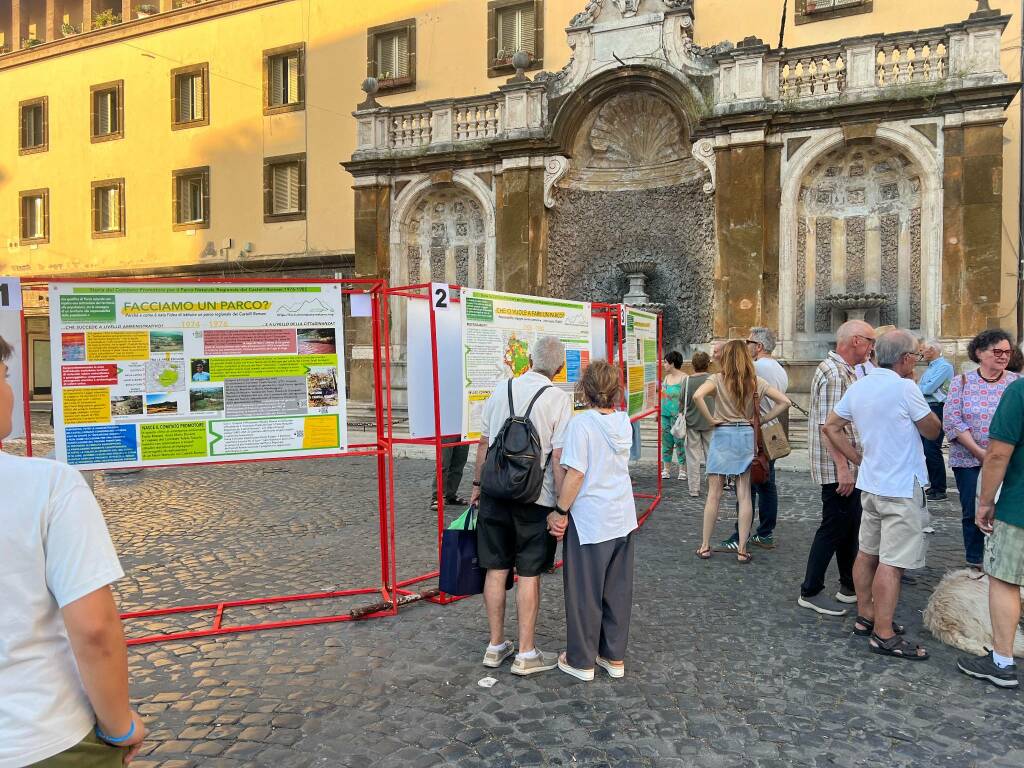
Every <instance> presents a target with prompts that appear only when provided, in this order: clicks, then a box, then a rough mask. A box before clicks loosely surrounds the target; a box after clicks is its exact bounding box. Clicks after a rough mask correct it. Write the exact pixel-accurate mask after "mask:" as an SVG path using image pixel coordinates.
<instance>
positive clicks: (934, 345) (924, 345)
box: [921, 339, 942, 354]
mask: <svg viewBox="0 0 1024 768" xmlns="http://www.w3.org/2000/svg"><path fill="white" fill-rule="evenodd" d="M921 349H922V350H925V349H937V350H938V351H939V353H940V354H941V353H942V342H940V341H939V340H938V339H925V340H924V341H922V342H921Z"/></svg>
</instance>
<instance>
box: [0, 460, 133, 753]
mask: <svg viewBox="0 0 1024 768" xmlns="http://www.w3.org/2000/svg"><path fill="white" fill-rule="evenodd" d="M0 523H2V524H0V584H2V585H3V588H4V597H3V600H0V768H20V766H25V765H29V764H31V763H35V762H38V761H40V760H43V759H45V758H47V757H52V756H53V755H56V754H59V753H61V752H63V751H64V750H66V749H70V748H71V747H73V746H74V745H75V744H77V743H78V742H79V741H81V740H82V739H83V738H85V735H86V734H87V733H88V732H89V730H90V729H91V728H92V727H93V725H94V724H95V717H96V716H95V715H94V714H93V711H92V707H91V706H90V705H89V700H88V699H87V698H86V695H85V690H84V689H83V688H82V682H81V678H80V677H79V675H78V667H77V666H76V665H75V657H74V654H73V652H72V650H71V644H70V643H69V642H68V635H67V630H66V629H65V627H64V619H63V617H62V616H61V609H62V608H64V607H65V606H66V605H68V603H73V602H74V601H75V600H78V599H79V598H80V597H85V596H86V595H88V594H89V593H90V592H94V591H95V590H97V589H99V588H100V587H104V586H106V585H108V584H110V583H111V582H113V581H116V580H117V579H119V578H121V577H122V576H123V575H124V573H123V572H122V570H121V565H120V563H118V560H117V555H116V554H115V553H114V545H113V544H112V543H111V541H110V534H109V533H108V532H107V526H106V523H105V522H104V521H103V515H102V514H101V512H100V508H99V505H98V504H97V503H96V499H95V497H94V496H93V495H92V492H91V491H90V490H89V487H88V486H87V485H86V484H85V481H84V480H83V479H82V475H81V474H79V472H78V471H77V470H74V469H72V468H71V467H69V466H67V465H65V464H58V463H57V462H55V461H48V460H46V459H25V458H20V457H17V456H10V455H8V454H4V453H0Z"/></svg>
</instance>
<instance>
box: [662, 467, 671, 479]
mask: <svg viewBox="0 0 1024 768" xmlns="http://www.w3.org/2000/svg"><path fill="white" fill-rule="evenodd" d="M669 477H671V475H669V472H668V470H667V469H663V470H661V479H662V480H668V479H669Z"/></svg>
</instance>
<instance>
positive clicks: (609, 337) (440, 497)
mask: <svg viewBox="0 0 1024 768" xmlns="http://www.w3.org/2000/svg"><path fill="white" fill-rule="evenodd" d="M430 287H431V284H430V283H420V284H416V285H405V286H398V287H394V288H387V289H386V290H385V296H387V297H392V298H400V299H407V300H420V301H422V300H429V299H430V298H431V297H430V295H429V293H427V294H424V293H423V291H424V290H427V291H429V289H430ZM461 287H462V286H458V285H449V288H450V289H451V290H453V291H454V290H460V289H461ZM451 301H452V303H456V304H457V303H459V301H460V299H455V298H452V299H451ZM590 306H591V315H592V317H596V318H599V319H601V320H603V321H604V323H605V356H606V359H607V360H608V361H609V362H611V363H613V364H614V365H617V366H618V367H619V369H620V376H623V377H624V376H625V362H624V358H623V352H622V341H623V339H622V336H623V326H622V321H623V318H624V315H623V309H622V306H623V305H620V304H607V303H592V304H591V305H590ZM429 316H430V362H431V374H432V385H433V401H434V437H422V438H414V437H411V436H410V437H403V438H399V437H395V436H394V430H393V422H392V419H391V389H390V387H388V390H387V402H388V431H387V434H388V439H389V442H390V443H391V445H392V446H394V445H431V446H433V447H434V478H435V482H436V483H437V488H438V489H439V492H438V494H437V562H438V569H437V570H431V571H427V572H426V573H423V574H420V575H418V576H413V577H412V578H408V579H403V580H402V581H396V582H395V591H396V592H397V594H399V595H412V594H415V592H413V591H411V590H409V589H407V588H408V587H411V586H413V585H416V584H420V583H422V582H424V581H429V580H431V579H436V578H437V577H438V576H439V575H440V561H441V540H442V537H443V534H444V526H445V520H444V494H443V493H440V489H441V488H442V487H443V482H442V481H443V470H442V463H441V451H442V450H443V449H444V448H445V447H453V446H458V445H476V444H477V443H478V441H476V440H462V439H461V437H462V436H461V435H442V434H441V407H440V402H441V392H440V383H439V371H438V360H437V321H436V318H435V317H434V313H433V312H430V313H429ZM661 333H662V325H661V316H658V359H659V360H660V359H661V345H662V335H661ZM616 352H617V356H616ZM388 363H389V364H390V358H389V359H388ZM389 383H390V378H389ZM657 393H658V405H657V406H656V407H655V408H653V409H650V410H648V411H646V412H644V413H641V414H637V415H636V416H634V417H632V419H631V421H639V420H640V419H643V418H646V417H649V416H651V415H654V416H655V417H656V418H657V423H658V445H659V448H658V450H659V454H658V459H659V461H660V458H661V454H660V445H661V418H660V402H661V369H660V367H659V370H658V387H657ZM470 461H471V462H472V457H471V459H470ZM656 477H657V493H655V494H643V493H634V496H635V498H638V499H644V500H647V501H648V502H649V503H648V505H647V508H646V509H645V510H644V512H643V513H642V514H641V516H640V517H639V518H638V520H637V522H638V524H639V525H641V526H642V525H643V524H644V523H645V522H646V521H647V518H648V517H650V515H651V513H652V512H653V511H654V509H655V508H656V507H657V506H658V504H659V503H660V502H661V494H662V485H661V465H660V464H658V465H657V472H656ZM392 482H393V481H392ZM391 552H392V553H393V560H394V561H395V562H397V560H398V555H397V551H396V549H395V540H394V530H392V533H391ZM561 566H562V561H561V560H559V561H558V562H557V563H555V568H560V567H561ZM466 597H470V596H469V595H461V596H458V595H448V594H446V593H444V592H442V593H441V594H440V595H438V596H437V597H428V598H426V599H427V600H429V601H430V602H434V603H438V604H440V605H447V604H449V603H453V602H456V601H458V600H464V599H465V598H466Z"/></svg>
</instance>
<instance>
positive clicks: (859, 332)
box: [836, 320, 871, 344]
mask: <svg viewBox="0 0 1024 768" xmlns="http://www.w3.org/2000/svg"><path fill="white" fill-rule="evenodd" d="M865 327H868V328H870V327H871V325H870V324H868V323H867V322H865V321H864V320H847V321H846V322H845V323H843V324H842V325H840V326H839V329H838V330H837V331H836V343H837V344H846V343H848V342H850V341H852V340H853V338H854V337H855V336H863V335H865V334H864V331H863V329H864V328H865Z"/></svg>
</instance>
